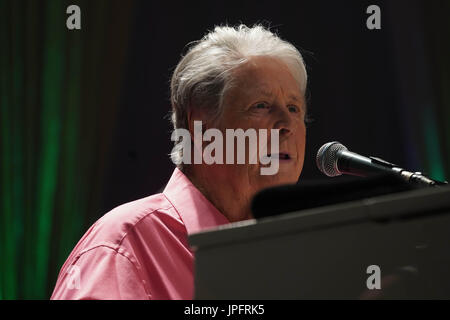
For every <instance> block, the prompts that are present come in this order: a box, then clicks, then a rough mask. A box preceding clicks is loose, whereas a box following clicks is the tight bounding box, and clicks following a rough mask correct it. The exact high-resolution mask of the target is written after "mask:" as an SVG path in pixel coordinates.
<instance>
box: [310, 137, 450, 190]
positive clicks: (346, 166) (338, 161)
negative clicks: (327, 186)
mask: <svg viewBox="0 0 450 320" xmlns="http://www.w3.org/2000/svg"><path fill="white" fill-rule="evenodd" d="M316 164H317V167H318V168H319V170H320V171H321V172H322V173H324V174H325V175H327V176H329V177H336V176H340V175H342V174H348V175H353V176H359V177H368V176H372V175H375V174H392V175H397V176H400V177H401V178H402V179H403V180H405V181H406V182H408V183H414V184H417V185H423V186H436V185H439V184H447V182H438V181H435V180H433V179H430V178H428V177H425V176H424V175H422V173H420V172H410V171H407V170H405V169H403V168H400V167H399V166H397V165H395V164H393V163H390V162H387V161H385V160H383V159H379V158H375V157H365V156H362V155H359V154H357V153H354V152H351V151H349V150H348V149H347V148H346V147H345V146H344V145H342V144H341V143H339V142H338V141H333V142H329V143H326V144H324V145H323V146H322V147H321V148H320V149H319V151H318V152H317V156H316Z"/></svg>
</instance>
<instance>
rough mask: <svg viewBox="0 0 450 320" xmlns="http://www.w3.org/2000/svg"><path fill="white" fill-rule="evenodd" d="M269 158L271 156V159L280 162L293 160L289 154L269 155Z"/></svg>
mask: <svg viewBox="0 0 450 320" xmlns="http://www.w3.org/2000/svg"><path fill="white" fill-rule="evenodd" d="M268 156H269V158H272V159H274V158H278V159H279V160H291V159H292V157H291V155H290V154H289V153H287V152H280V153H274V154H273V155H272V154H269V155H268Z"/></svg>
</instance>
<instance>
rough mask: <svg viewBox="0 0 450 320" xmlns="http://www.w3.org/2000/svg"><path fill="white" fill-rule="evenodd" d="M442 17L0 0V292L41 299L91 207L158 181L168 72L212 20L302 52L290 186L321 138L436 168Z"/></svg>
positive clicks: (309, 169)
mask: <svg viewBox="0 0 450 320" xmlns="http://www.w3.org/2000/svg"><path fill="white" fill-rule="evenodd" d="M70 4H77V5H79V7H80V8H81V25H82V29H81V30H72V31H70V30H68V29H67V28H66V19H67V17H68V14H66V8H67V6H68V5H70ZM371 4H376V5H378V6H379V7H380V8H381V27H382V28H381V30H368V29H367V27H366V20H367V18H368V17H369V15H368V14H367V13H366V9H367V7H368V6H369V5H371ZM449 14H450V1H444V0H433V1H417V0H407V1H406V0H404V1H362V0H354V1H350V0H346V1H323V0H321V1H306V0H304V1H301V0H297V1H290V2H282V1H220V2H219V1H200V2H199V1H184V2H179V3H175V2H172V1H158V2H156V1H137V0H136V1H118V0H111V1H105V0H94V1H75V0H74V1H58V0H55V1H52V0H47V1H32V0H30V1H21V0H20V1H19V0H14V1H9V0H0V32H1V33H0V35H1V38H0V45H1V50H0V54H1V66H0V76H1V86H0V89H1V91H0V98H1V100H0V107H1V126H2V127H1V135H2V136H1V141H0V143H1V145H0V147H1V149H0V150H1V161H2V169H1V170H2V171H1V173H0V174H1V175H0V179H1V189H0V192H1V193H0V195H1V200H0V201H1V202H0V205H1V208H0V210H1V219H2V220H1V225H0V231H1V237H2V238H1V246H0V249H1V252H0V257H1V259H2V263H1V264H0V268H1V269H0V277H1V282H0V299H15V298H44V299H46V298H48V297H49V296H50V294H51V292H52V289H53V286H54V284H55V281H56V276H57V273H58V272H59V269H60V267H61V266H62V263H63V262H64V261H65V259H66V258H67V256H68V254H69V253H70V251H71V250H72V248H73V247H74V245H75V244H76V242H77V241H78V240H79V238H80V237H81V236H82V234H83V233H84V232H85V231H86V230H87V228H88V227H89V226H90V225H91V224H92V223H93V222H94V221H95V220H97V219H98V218H99V217H100V216H102V215H103V214H105V213H106V212H107V211H109V210H111V209H112V208H113V207H115V206H117V205H119V204H122V203H125V202H128V201H131V200H135V199H138V198H141V197H145V196H148V195H150V194H152V193H155V192H158V191H159V190H161V189H162V188H163V187H164V185H165V183H166V182H167V181H168V178H169V177H170V175H171V173H172V171H173V168H174V165H173V164H172V162H171V161H170V158H169V156H168V154H169V153H170V151H171V149H172V142H171V141H170V133H171V125H170V122H169V118H168V117H167V115H168V112H169V110H170V102H169V94H170V93H169V81H170V77H171V73H172V71H173V69H174V68H175V66H176V64H177V63H178V61H179V59H180V56H181V54H182V53H184V52H186V44H187V43H189V42H190V41H193V40H198V39H200V38H201V37H202V36H203V35H204V34H205V33H206V31H207V30H210V29H212V28H213V27H214V26H215V25H218V24H224V23H228V24H230V25H235V24H239V23H245V24H247V25H252V24H254V23H262V24H264V25H265V26H271V28H272V30H275V31H277V33H278V34H279V35H280V36H281V37H282V38H283V39H286V40H288V41H290V42H291V43H293V44H294V45H296V47H297V48H299V49H300V50H301V52H302V54H303V56H304V59H305V62H306V66H307V70H308V75H309V83H308V97H309V100H308V102H309V111H310V116H311V117H312V118H313V119H315V122H314V123H313V124H311V125H309V128H308V131H307V150H306V157H305V166H304V170H303V172H302V176H301V179H300V183H301V181H302V180H307V179H318V178H322V176H321V174H320V173H319V172H318V170H317V169H316V167H315V163H314V158H315V154H316V152H317V150H318V148H319V147H320V146H321V145H322V144H324V143H326V142H329V141H334V140H338V141H340V142H341V143H343V144H344V145H346V146H347V147H348V148H349V149H350V150H352V151H355V152H358V153H361V154H365V155H373V156H378V157H381V158H384V159H386V160H388V161H390V162H393V163H396V164H398V165H400V166H402V167H405V168H408V169H410V170H418V171H422V172H425V173H426V174H428V175H430V176H431V177H432V178H435V179H438V180H445V179H446V177H448V176H449V173H450V87H449V85H450V66H449V64H450V58H449V56H450V50H449V48H450V44H449V39H450V22H449V18H448V16H449Z"/></svg>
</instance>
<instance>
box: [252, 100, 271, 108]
mask: <svg viewBox="0 0 450 320" xmlns="http://www.w3.org/2000/svg"><path fill="white" fill-rule="evenodd" d="M268 107H269V106H268V105H267V103H264V102H260V103H257V104H255V105H254V108H255V109H267V108H268Z"/></svg>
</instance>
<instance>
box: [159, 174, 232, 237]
mask: <svg viewBox="0 0 450 320" xmlns="http://www.w3.org/2000/svg"><path fill="white" fill-rule="evenodd" d="M163 194H164V195H165V196H166V198H167V199H168V200H169V201H170V202H171V203H172V205H173V206H174V208H175V210H176V211H177V212H178V214H179V215H180V218H181V220H183V222H184V224H185V226H186V230H187V232H188V234H189V235H190V234H192V233H196V232H200V231H202V230H204V229H207V228H212V227H217V226H220V225H223V224H227V223H229V221H228V220H227V218H226V217H225V216H224V215H223V214H222V213H221V212H220V211H219V210H217V208H216V207H214V205H213V204H212V203H211V202H210V201H209V200H208V199H206V197H205V196H204V195H203V194H202V193H201V192H200V191H199V190H198V189H197V188H196V187H195V186H194V185H193V184H192V182H191V181H190V180H189V179H188V177H186V176H185V175H184V173H183V172H181V171H180V170H179V169H178V168H175V170H174V172H173V174H172V177H171V178H170V180H169V183H168V184H167V186H166V188H165V189H164V191H163Z"/></svg>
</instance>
